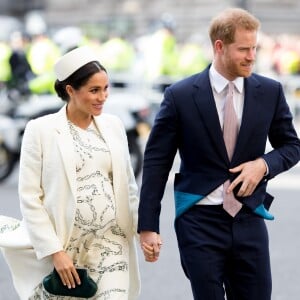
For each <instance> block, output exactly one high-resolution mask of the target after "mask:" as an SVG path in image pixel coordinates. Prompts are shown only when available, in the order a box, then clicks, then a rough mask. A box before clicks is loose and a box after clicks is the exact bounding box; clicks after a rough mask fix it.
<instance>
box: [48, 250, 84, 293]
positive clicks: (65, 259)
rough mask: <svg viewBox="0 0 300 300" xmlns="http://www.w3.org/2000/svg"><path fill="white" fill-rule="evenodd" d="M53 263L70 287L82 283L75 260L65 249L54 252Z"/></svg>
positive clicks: (62, 279) (64, 282)
mask: <svg viewBox="0 0 300 300" xmlns="http://www.w3.org/2000/svg"><path fill="white" fill-rule="evenodd" d="M52 260H53V265H54V268H55V269H56V271H57V272H58V274H59V276H60V279H61V281H62V283H63V285H66V286H67V287H68V288H69V289H71V288H75V287H76V284H78V285H80V284H81V282H80V278H79V275H78V273H77V271H76V268H75V266H74V264H73V261H72V260H71V258H70V257H69V256H68V254H67V253H66V252H65V251H59V252H56V253H54V254H52Z"/></svg>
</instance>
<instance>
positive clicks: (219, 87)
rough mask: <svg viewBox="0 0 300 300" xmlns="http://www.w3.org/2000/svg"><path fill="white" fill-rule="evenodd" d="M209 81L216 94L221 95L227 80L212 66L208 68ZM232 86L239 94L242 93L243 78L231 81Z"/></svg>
mask: <svg viewBox="0 0 300 300" xmlns="http://www.w3.org/2000/svg"><path fill="white" fill-rule="evenodd" d="M209 73H210V80H211V83H212V86H213V88H214V89H215V90H216V92H217V93H221V92H222V91H223V90H224V89H225V87H226V86H227V84H228V79H226V78H225V77H223V76H222V75H221V74H220V73H219V72H218V71H217V70H216V69H215V67H214V65H213V64H212V65H211V66H210V70H209ZM233 82H234V85H235V87H236V89H237V91H238V92H239V93H240V94H241V93H242V92H243V88H244V78H243V77H237V78H236V79H235V80H233Z"/></svg>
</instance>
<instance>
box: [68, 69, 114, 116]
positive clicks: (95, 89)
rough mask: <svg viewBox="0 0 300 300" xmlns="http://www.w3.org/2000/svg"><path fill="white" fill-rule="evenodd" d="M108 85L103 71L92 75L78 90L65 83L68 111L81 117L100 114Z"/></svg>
mask: <svg viewBox="0 0 300 300" xmlns="http://www.w3.org/2000/svg"><path fill="white" fill-rule="evenodd" d="M108 85H109V82H108V76H107V74H106V72H105V71H100V72H98V73H95V74H94V75H92V76H91V77H90V79H89V80H88V81H87V83H86V84H85V85H83V86H82V87H80V89H78V90H75V89H74V88H73V87H72V86H70V85H67V87H66V89H67V92H68V93H69V95H70V100H69V103H68V111H69V112H71V113H75V114H76V115H77V116H82V117H83V118H84V117H90V116H98V115H100V114H101V112H102V109H103V105H104V102H105V101H106V99H107V97H108Z"/></svg>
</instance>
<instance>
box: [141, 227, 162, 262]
mask: <svg viewBox="0 0 300 300" xmlns="http://www.w3.org/2000/svg"><path fill="white" fill-rule="evenodd" d="M140 243H141V248H142V250H143V253H144V256H145V260H146V261H148V262H155V261H157V260H158V257H159V254H160V248H161V246H162V241H161V238H160V235H159V234H158V233H156V232H153V231H142V232H141V233H140Z"/></svg>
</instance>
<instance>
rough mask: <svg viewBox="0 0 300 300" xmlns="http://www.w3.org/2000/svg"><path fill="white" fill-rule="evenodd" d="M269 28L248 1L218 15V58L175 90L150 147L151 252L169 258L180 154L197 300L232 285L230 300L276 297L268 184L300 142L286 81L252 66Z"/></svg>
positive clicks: (145, 204)
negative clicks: (228, 140) (231, 127)
mask: <svg viewBox="0 0 300 300" xmlns="http://www.w3.org/2000/svg"><path fill="white" fill-rule="evenodd" d="M259 26H260V24H259V21H258V20H257V19H256V18H255V17H254V16H253V15H251V14H249V13H248V12H247V11H245V10H242V9H239V8H231V9H227V10H225V11H223V12H222V13H221V14H220V15H218V16H217V17H215V18H214V19H213V20H212V22H211V25H210V30H209V34H210V39H211V42H212V46H213V53H214V58H213V61H212V64H211V65H210V66H209V67H208V68H207V69H206V70H204V71H203V72H201V73H199V74H195V75H193V76H191V77H189V78H186V79H183V80H181V81H179V82H177V83H175V84H173V85H171V86H170V87H168V88H167V89H166V90H165V93H164V99H163V102H162V104H161V107H160V110H159V112H158V114H157V116H156V119H155V123H154V126H153V128H152V131H151V134H150V137H149V140H148V142H147V146H146V150H145V157H144V169H143V180H142V188H141V195H140V206H139V225H138V232H139V233H140V241H141V245H142V249H143V251H144V255H145V259H146V261H149V262H154V261H156V260H157V259H158V256H159V252H160V247H161V240H160V234H159V233H160V232H159V216H160V210H161V199H162V197H163V194H164V189H165V185H166V181H167V179H168V175H169V172H170V169H171V167H172V164H173V160H174V157H175V155H176V153H177V151H178V153H179V156H180V160H181V164H180V170H179V171H178V173H177V174H176V175H175V182H174V195H175V206H176V219H175V229H176V235H177V240H178V247H179V251H180V258H181V263H182V267H183V270H184V272H185V274H186V276H187V277H188V279H189V280H190V283H191V287H192V291H193V295H194V299H196V300H221V299H224V297H225V292H226V297H227V299H229V300H233V299H234V300H270V299H271V289H272V280H271V268H270V257H269V245H268V233H267V229H266V224H265V220H266V219H267V220H272V219H273V215H272V214H271V213H270V212H269V207H270V204H271V202H272V200H273V197H272V196H271V195H270V194H268V193H267V191H266V190H267V183H268V181H269V180H270V179H272V178H274V177H275V176H276V175H278V174H279V173H281V172H284V171H286V170H288V169H290V168H291V167H293V166H294V165H295V164H296V163H297V162H298V161H299V157H300V141H299V139H298V137H297V134H296V131H295V129H294V126H293V123H292V115H291V112H290V110H289V107H288V104H287V102H286V99H285V96H284V93H283V89H282V85H281V84H280V83H279V82H277V81H275V80H272V79H269V78H266V77H263V76H260V75H257V74H254V73H252V68H253V64H254V62H255V56H256V48H257V34H258V30H259ZM229 81H230V82H233V84H234V91H233V99H234V100H233V101H234V110H235V113H236V115H237V119H238V128H239V133H238V137H237V141H236V144H235V149H234V153H233V156H232V158H231V159H229V157H228V155H227V151H226V147H225V142H224V139H223V132H222V130H223V122H224V103H225V98H226V93H227V85H228V82H229ZM267 139H269V141H270V144H271V145H272V147H273V149H272V150H271V151H270V152H268V153H266V152H265V151H266V150H265V148H266V143H267ZM228 179H229V180H230V182H231V183H230V185H229V187H228V188H226V189H225V190H224V186H223V184H224V182H226V181H227V180H228ZM231 192H233V193H234V195H235V198H236V199H237V201H239V202H238V203H241V204H242V205H241V209H240V210H239V212H238V213H237V214H236V215H235V216H232V215H230V214H228V213H227V212H226V211H225V210H224V209H223V205H222V204H223V195H224V194H223V193H228V194H229V193H231ZM224 287H225V288H224Z"/></svg>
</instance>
